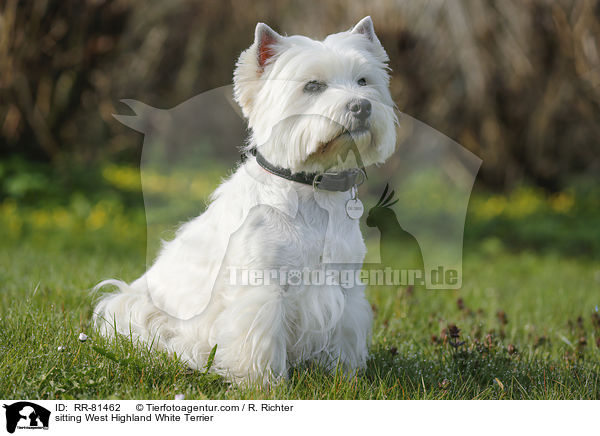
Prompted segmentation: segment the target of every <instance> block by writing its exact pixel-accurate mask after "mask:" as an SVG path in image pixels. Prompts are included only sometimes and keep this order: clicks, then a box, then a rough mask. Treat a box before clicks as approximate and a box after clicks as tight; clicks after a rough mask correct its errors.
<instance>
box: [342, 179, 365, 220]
mask: <svg viewBox="0 0 600 436" xmlns="http://www.w3.org/2000/svg"><path fill="white" fill-rule="evenodd" d="M364 212H365V207H364V206H363V204H362V201H360V200H359V199H358V188H357V187H356V185H354V186H353V187H352V198H351V199H350V200H348V201H347V202H346V215H348V217H349V218H351V219H353V220H357V219H359V218H360V217H361V216H362V215H363V213H364Z"/></svg>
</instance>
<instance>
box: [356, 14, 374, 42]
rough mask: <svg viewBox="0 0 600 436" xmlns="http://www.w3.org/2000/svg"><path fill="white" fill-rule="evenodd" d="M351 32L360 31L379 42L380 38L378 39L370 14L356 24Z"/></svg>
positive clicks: (372, 40)
mask: <svg viewBox="0 0 600 436" xmlns="http://www.w3.org/2000/svg"><path fill="white" fill-rule="evenodd" d="M350 33H360V34H362V35H365V36H366V37H367V38H368V39H369V41H371V42H377V43H379V39H377V35H375V29H374V28H373V20H371V17H370V16H367V17H365V18H363V19H362V20H360V21H359V22H358V23H357V24H356V26H354V27H353V28H352V30H351V31H350Z"/></svg>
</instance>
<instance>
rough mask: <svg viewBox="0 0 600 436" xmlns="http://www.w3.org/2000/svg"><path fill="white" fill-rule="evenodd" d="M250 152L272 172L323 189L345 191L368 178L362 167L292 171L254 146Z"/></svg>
mask: <svg viewBox="0 0 600 436" xmlns="http://www.w3.org/2000/svg"><path fill="white" fill-rule="evenodd" d="M250 154H252V155H253V156H256V162H257V163H258V164H259V165H260V166H261V167H262V168H264V169H265V170H267V171H268V172H270V173H271V174H275V175H276V176H279V177H282V178H284V179H287V180H291V181H293V182H298V183H302V184H304V185H312V187H313V188H315V189H319V190H322V191H338V192H345V191H348V190H350V189H351V188H352V187H353V186H360V185H362V183H363V182H364V181H365V178H366V176H365V171H364V169H362V168H351V169H349V170H344V171H337V172H333V171H326V172H324V173H305V172H300V173H292V171H291V170H290V169H289V168H281V167H278V166H275V165H273V164H271V163H270V162H269V161H267V159H265V157H264V156H263V155H262V154H260V153H259V152H258V150H257V149H256V148H252V149H251V150H250Z"/></svg>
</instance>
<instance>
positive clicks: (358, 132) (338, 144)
mask: <svg viewBox="0 0 600 436" xmlns="http://www.w3.org/2000/svg"><path fill="white" fill-rule="evenodd" d="M367 135H369V136H370V135H371V131H370V130H369V129H368V128H367V127H361V128H359V129H354V130H347V129H343V130H342V131H341V132H340V133H339V134H338V135H337V136H334V137H333V138H332V139H330V140H328V141H324V142H321V143H320V144H319V146H318V147H317V149H316V150H315V151H313V152H312V153H311V154H310V156H318V155H323V154H326V153H330V152H331V153H341V152H343V151H346V153H347V151H349V150H351V149H353V148H355V147H356V146H357V143H358V142H363V141H364V139H366V138H365V136H367ZM369 141H370V138H369ZM310 156H309V158H310Z"/></svg>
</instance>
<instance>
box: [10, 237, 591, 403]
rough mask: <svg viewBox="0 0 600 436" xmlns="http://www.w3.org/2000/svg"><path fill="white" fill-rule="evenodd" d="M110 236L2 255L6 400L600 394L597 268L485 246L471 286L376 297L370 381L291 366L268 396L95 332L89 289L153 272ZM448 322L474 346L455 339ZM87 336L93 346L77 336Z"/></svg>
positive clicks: (26, 246)
mask: <svg viewBox="0 0 600 436" xmlns="http://www.w3.org/2000/svg"><path fill="white" fill-rule="evenodd" d="M113 242H114V241H112V242H111V240H110V239H103V240H101V239H98V240H95V241H85V240H80V241H78V242H73V241H71V242H69V243H65V242H64V241H62V240H60V238H59V237H58V236H56V237H54V238H53V237H52V235H47V236H46V238H45V239H43V240H35V239H34V238H29V239H24V238H21V239H20V241H18V242H17V241H14V242H8V243H7V244H5V245H4V246H3V247H2V248H1V250H0V265H1V267H0V279H1V283H2V285H1V286H2V293H1V295H0V304H1V305H0V374H1V376H0V397H2V398H32V399H35V398H43V399H55V398H67V399H68V398H120V399H128V398H166V399H171V398H174V396H175V395H176V394H185V395H186V398H215V399H238V398H248V399H256V398H279V399H306V398H315V399H342V398H343V399H371V398H372V399H392V398H395V399H451V398H452V399H472V398H480V399H497V398H521V399H541V398H546V399H559V398H562V399H575V398H588V399H599V398H600V366H599V362H600V348H598V347H597V346H596V341H598V340H599V338H600V325H599V323H600V321H598V319H597V318H595V317H596V315H594V313H596V312H595V310H596V309H595V308H596V306H597V305H598V304H600V301H599V300H600V292H598V289H599V283H598V277H597V275H598V272H597V269H598V265H597V263H596V262H594V261H592V260H588V259H585V258H579V259H575V258H566V257H561V256H558V255H556V254H548V255H544V254H540V253H537V254H536V253H533V252H522V253H509V252H506V251H505V250H502V249H500V250H494V253H493V254H490V253H489V252H488V251H489V250H487V251H486V249H484V248H477V247H474V248H473V249H472V250H467V256H466V259H465V271H464V286H463V289H462V290H460V291H426V290H421V289H415V290H412V291H411V290H410V289H408V290H407V289H401V290H391V289H384V288H377V289H371V290H370V293H369V298H370V300H371V302H372V303H373V308H374V311H375V325H374V335H373V345H372V357H371V359H370V360H369V363H368V368H367V370H366V372H365V373H364V374H361V375H360V376H358V377H356V378H353V379H351V380H348V379H346V378H344V377H343V376H342V375H341V374H337V375H336V374H333V375H329V374H326V373H324V372H323V371H321V370H320V369H319V368H314V367H302V368H294V369H293V370H292V371H291V373H290V380H289V381H288V382H287V383H282V384H279V385H277V386H274V387H271V388H270V389H267V388H262V387H258V386H257V387H244V388H241V387H235V386H230V385H228V384H227V383H226V382H224V381H223V380H222V379H220V378H218V377H216V376H212V375H205V374H203V373H201V372H198V371H190V370H188V369H187V368H186V366H185V365H184V364H183V363H182V362H181V361H179V360H178V359H176V358H175V357H173V356H169V355H166V354H161V353H157V352H153V351H148V349H147V347H145V346H143V345H141V344H137V346H136V344H133V343H132V341H131V340H130V339H129V338H120V339H118V340H116V341H112V342H107V341H106V340H104V339H103V338H101V337H99V336H98V335H97V334H95V332H94V331H93V330H91V329H90V325H89V321H90V316H91V309H92V306H93V296H92V295H91V294H90V293H89V292H88V291H86V290H87V289H89V288H90V287H91V286H92V285H93V284H95V283H96V282H97V281H98V280H99V279H100V278H103V277H121V278H124V279H127V280H131V279H134V278H135V277H136V276H138V275H139V274H141V273H142V272H143V270H144V268H145V258H144V253H145V251H144V249H145V247H144V244H143V240H141V239H140V240H139V241H137V243H134V244H133V243H132V244H131V245H129V246H126V247H123V246H119V245H117V244H115V243H113ZM115 246H116V247H118V248H114V247H115ZM484 247H485V245H484ZM458 298H461V299H462V302H461V303H460V306H461V307H459V303H457V300H458ZM499 311H503V312H504V313H505V318H506V320H505V321H503V320H502V316H500V317H499V316H498V314H497V313H498V312H499ZM578 317H581V320H579V321H578V320H577V318H578ZM594 322H596V325H594ZM449 324H456V325H457V326H458V327H459V328H460V329H461V332H460V341H464V342H465V344H463V345H461V346H459V347H457V348H454V347H453V346H451V345H450V343H449V342H450V341H449V339H450V338H447V337H446V339H444V337H443V336H444V332H443V330H444V329H446V328H447V326H448V325H449ZM80 332H86V333H87V334H88V335H89V336H90V340H89V341H87V342H83V343H82V342H79V341H78V339H77V337H78V335H79V333H80ZM432 336H435V337H433V338H432ZM582 339H585V342H586V344H583V341H582ZM59 346H63V347H66V349H65V350H64V351H58V347H59ZM509 349H510V351H511V352H512V351H513V349H516V352H512V354H511V353H509Z"/></svg>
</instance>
